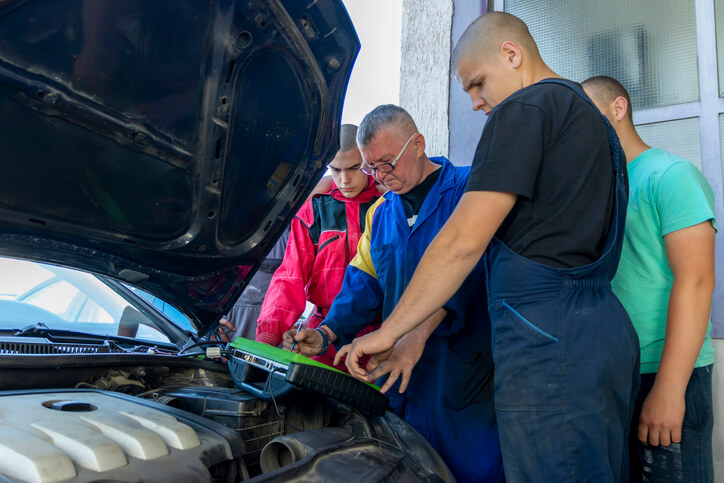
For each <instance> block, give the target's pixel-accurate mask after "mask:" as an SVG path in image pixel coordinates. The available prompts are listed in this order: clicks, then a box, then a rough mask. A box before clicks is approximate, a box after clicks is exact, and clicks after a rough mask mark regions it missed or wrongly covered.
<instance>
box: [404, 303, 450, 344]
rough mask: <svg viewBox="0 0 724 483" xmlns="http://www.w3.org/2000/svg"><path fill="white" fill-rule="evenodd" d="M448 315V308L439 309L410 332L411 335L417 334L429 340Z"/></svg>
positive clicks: (422, 338)
mask: <svg viewBox="0 0 724 483" xmlns="http://www.w3.org/2000/svg"><path fill="white" fill-rule="evenodd" d="M446 315H447V310H445V308H440V309H438V310H437V311H436V312H435V313H434V314H432V315H431V316H430V317H428V318H427V319H425V321H424V322H423V323H422V324H420V325H418V326H417V327H416V328H415V329H413V330H412V331H411V332H410V335H415V336H416V337H419V338H420V339H421V340H427V339H428V338H429V337H430V336H431V335H432V333H433V332H435V329H437V328H438V326H439V325H440V324H441V323H442V321H443V320H445V316H446Z"/></svg>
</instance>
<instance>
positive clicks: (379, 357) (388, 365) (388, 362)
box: [367, 331, 427, 394]
mask: <svg viewBox="0 0 724 483" xmlns="http://www.w3.org/2000/svg"><path fill="white" fill-rule="evenodd" d="M426 340H427V339H426V338H425V337H420V335H419V334H418V333H417V332H415V331H412V332H410V333H409V334H407V335H405V336H404V337H403V338H402V339H400V340H399V341H398V342H397V344H395V347H393V348H392V350H391V351H385V352H383V353H380V354H376V355H374V356H373V357H372V358H371V359H370V361H369V363H368V364H367V381H368V382H371V381H375V380H377V379H379V378H380V377H382V376H384V375H385V374H389V376H387V381H385V384H384V385H383V386H382V387H381V388H380V392H381V393H382V394H384V393H386V392H387V391H388V390H389V389H390V388H391V387H392V385H393V384H394V383H395V381H397V379H398V378H399V377H400V376H402V379H401V380H400V390H399V393H400V394H402V393H403V392H405V390H406V389H407V384H408V383H409V382H410V376H411V375H412V369H414V368H415V364H417V361H419V360H420V357H421V356H422V351H423V350H424V349H425V341H426Z"/></svg>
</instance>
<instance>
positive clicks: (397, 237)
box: [324, 158, 502, 483]
mask: <svg viewBox="0 0 724 483" xmlns="http://www.w3.org/2000/svg"><path fill="white" fill-rule="evenodd" d="M431 161H432V162H434V163H438V164H442V167H441V168H440V169H441V172H440V176H439V178H438V180H437V181H436V182H435V184H434V185H433V186H432V188H430V192H429V193H428V195H427V196H426V197H425V201H424V203H423V204H422V207H421V208H420V213H419V215H418V217H417V220H416V222H415V225H414V226H413V228H410V226H409V225H408V222H407V215H406V214H405V209H404V206H403V204H402V200H401V198H400V196H399V195H396V194H394V193H391V192H387V193H386V194H385V195H384V196H383V198H382V199H381V200H379V201H378V202H377V203H376V204H375V205H374V206H373V207H372V208H370V209H369V210H368V211H367V218H368V220H367V221H366V222H365V233H364V235H363V237H362V239H361V240H360V244H359V247H358V250H357V256H356V257H355V259H354V260H353V261H352V263H351V264H350V265H349V267H347V270H346V271H345V275H344V281H343V282H342V290H341V291H340V292H339V294H338V295H337V297H336V298H335V299H334V302H333V303H332V307H331V309H330V311H329V313H328V314H327V318H326V319H325V322H324V323H325V324H326V325H328V326H329V328H330V329H332V331H333V332H334V333H335V334H336V335H337V336H338V337H339V340H338V341H337V342H335V343H336V344H341V343H347V342H351V341H352V339H354V337H355V335H356V334H357V332H358V331H359V330H360V329H362V328H363V327H365V326H366V325H367V324H369V323H370V321H371V320H374V318H375V316H376V315H377V313H378V311H379V310H380V307H381V308H382V315H383V317H387V316H388V315H389V313H390V312H392V310H393V309H394V307H395V305H396V304H397V301H398V300H399V299H400V297H401V296H402V294H403V293H404V291H405V289H406V288H407V285H408V283H409V281H410V279H411V278H412V275H413V274H414V272H415V269H416V268H417V265H418V263H419V262H420V258H422V255H423V254H424V253H425V250H426V249H427V247H428V245H429V244H430V242H431V241H432V240H433V238H435V236H436V235H437V233H438V232H439V231H440V228H441V227H442V226H443V225H444V224H445V222H446V221H447V220H448V218H449V217H450V215H451V214H452V212H453V211H454V209H455V206H456V205H457V203H458V201H459V200H460V198H461V197H462V195H463V193H464V192H465V186H466V185H467V179H468V174H469V172H470V168H469V167H456V166H453V165H452V164H451V163H450V162H449V161H448V160H446V159H444V158H431ZM484 290H485V273H484V270H483V267H482V263H480V264H479V265H478V266H476V268H475V269H474V270H473V271H472V273H471V274H470V275H469V276H468V277H467V279H466V280H465V282H464V283H463V285H462V286H461V287H460V289H459V290H458V291H457V292H456V294H455V295H454V296H453V297H452V298H451V299H450V300H449V301H448V302H447V303H446V304H445V308H446V309H447V311H448V315H447V317H446V319H445V320H444V321H443V322H442V323H441V324H440V326H439V327H438V328H437V329H436V330H435V332H434V333H433V334H432V335H431V336H430V338H429V339H428V340H427V343H426V344H425V349H424V351H423V354H422V356H421V358H420V360H419V362H418V363H417V364H416V365H415V369H414V371H413V372H412V376H411V378H410V382H409V385H408V387H407V391H406V393H405V394H402V395H400V394H399V393H398V388H399V382H398V383H396V384H395V385H394V386H393V387H392V388H391V389H390V391H389V392H388V393H387V394H388V396H389V398H390V403H391V406H392V407H393V408H394V410H395V412H396V413H397V414H398V415H400V416H403V417H404V418H405V420H406V421H407V422H408V423H410V425H411V426H412V427H413V428H415V429H416V430H417V431H419V432H420V434H422V435H423V436H424V437H425V438H426V439H427V440H428V441H429V442H430V444H431V445H432V446H433V447H434V448H435V450H436V451H437V452H438V453H439V454H440V456H442V458H443V459H444V460H445V462H446V463H447V465H448V466H449V467H450V469H451V470H452V472H453V474H454V475H455V478H457V480H458V481H460V482H461V483H463V482H465V483H467V482H497V481H501V480H502V463H501V457H500V448H499V444H498V431H497V427H496V424H495V412H494V407H493V405H494V404H493V394H492V385H493V384H492V380H491V379H492V377H491V376H492V367H491V366H492V355H491V353H490V352H491V350H490V337H491V329H490V322H489V321H488V313H487V308H486V307H485V304H481V303H480V301H479V300H480V297H481V296H482V294H481V291H484Z"/></svg>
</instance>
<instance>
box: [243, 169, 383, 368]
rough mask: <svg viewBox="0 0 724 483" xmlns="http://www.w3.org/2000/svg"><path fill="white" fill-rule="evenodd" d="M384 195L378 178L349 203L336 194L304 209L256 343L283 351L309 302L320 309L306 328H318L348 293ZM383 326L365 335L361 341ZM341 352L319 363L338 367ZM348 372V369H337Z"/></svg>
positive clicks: (264, 307) (331, 352) (294, 222)
mask: <svg viewBox="0 0 724 483" xmlns="http://www.w3.org/2000/svg"><path fill="white" fill-rule="evenodd" d="M378 196H379V193H378V191H377V186H376V184H375V181H374V179H373V178H371V177H370V179H369V182H368V185H367V188H366V189H365V190H363V191H362V192H361V193H360V194H359V195H357V196H356V197H354V198H351V199H348V198H345V197H344V195H343V194H342V193H341V192H340V191H339V190H338V189H337V188H336V186H335V187H334V188H333V189H332V190H331V191H330V192H329V193H327V194H324V195H317V196H315V197H314V198H312V199H311V200H309V201H307V202H306V203H304V205H302V207H301V208H300V210H299V212H298V213H297V215H296V216H295V217H294V219H293V220H292V224H291V228H290V234H289V242H288V244H287V250H286V253H285V254H284V261H283V262H282V264H281V266H280V267H279V268H278V269H277V270H276V272H274V276H273V277H272V281H271V284H270V285H269V290H268V291H267V294H266V297H265V298H264V304H263V305H262V308H261V314H260V315H259V319H258V321H257V328H256V340H257V341H259V342H264V343H266V344H269V345H273V346H278V345H279V344H281V342H282V335H283V334H284V332H286V331H288V330H290V329H291V328H292V325H294V323H295V322H296V321H297V320H298V319H299V317H300V316H301V315H302V313H303V312H304V309H305V306H306V301H307V300H308V301H310V302H311V303H313V304H314V305H315V306H316V310H315V312H314V315H312V316H311V317H310V318H309V321H308V324H307V325H305V327H308V328H312V329H313V328H316V327H317V326H319V324H320V323H321V322H322V320H324V317H326V315H327V312H329V307H330V306H331V305H332V301H333V300H334V298H335V297H336V296H337V294H338V293H339V291H340V289H341V288H342V280H343V278H344V272H345V270H346V269H347V265H349V262H350V261H351V260H352V259H353V258H354V257H355V255H356V254H357V244H358V242H359V239H360V237H361V235H362V232H363V231H364V223H365V215H366V214H367V210H368V209H369V207H370V206H372V204H373V203H374V202H375V200H376V199H377V197H378ZM377 327H379V326H370V327H367V328H365V329H363V330H362V331H361V332H360V334H359V335H363V334H365V333H368V332H371V331H372V330H374V329H376V328H377ZM335 354H336V351H335V350H334V347H332V346H331V345H330V347H329V350H328V351H327V352H326V353H325V354H322V355H320V356H317V357H313V359H316V360H318V361H320V362H323V363H325V364H328V365H330V366H331V365H333V361H334V356H335ZM337 368H338V369H340V370H345V368H344V365H343V364H342V365H341V366H337Z"/></svg>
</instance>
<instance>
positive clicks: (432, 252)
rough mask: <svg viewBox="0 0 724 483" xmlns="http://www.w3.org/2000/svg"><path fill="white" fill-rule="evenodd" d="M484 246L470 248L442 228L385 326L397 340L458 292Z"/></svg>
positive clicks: (453, 231) (454, 233) (459, 236)
mask: <svg viewBox="0 0 724 483" xmlns="http://www.w3.org/2000/svg"><path fill="white" fill-rule="evenodd" d="M486 245H487V244H486ZM484 249H485V247H482V248H477V249H475V248H473V247H469V246H468V244H467V243H466V241H465V237H464V236H463V234H462V233H459V232H458V230H456V229H455V228H454V227H450V228H448V225H446V226H445V227H443V229H442V230H440V233H438V235H437V236H436V237H435V239H434V240H433V241H432V243H431V244H430V246H429V247H428V248H427V251H426V252H425V255H424V256H423V257H422V260H421V261H420V264H419V265H418V266H417V270H415V274H414V276H413V277H412V280H411V281H410V284H409V285H408V287H407V289H406V290H405V293H404V295H403V296H402V297H401V298H400V300H399V302H398V303H397V306H396V307H395V309H394V310H393V311H392V313H391V314H390V316H389V317H388V318H387V320H386V321H385V323H384V324H383V327H382V329H383V330H386V331H389V334H390V335H391V336H392V337H393V338H394V339H395V340H398V339H399V338H400V337H402V336H403V335H405V334H406V333H408V332H410V331H411V330H413V329H415V328H416V327H417V326H419V325H420V324H421V323H423V322H424V321H425V320H426V319H427V318H428V317H430V316H431V315H432V314H433V312H435V311H436V310H438V309H439V308H441V307H442V306H443V304H445V302H447V301H448V300H450V297H452V296H453V295H454V294H455V292H457V290H458V288H460V285H462V283H463V281H464V280H465V278H466V277H467V275H468V273H470V271H471V270H472V269H473V267H474V266H475V264H477V263H478V260H479V259H480V256H481V255H482V254H483V251H484ZM438 325H439V322H438ZM436 327H437V326H436ZM433 330H434V329H433Z"/></svg>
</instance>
